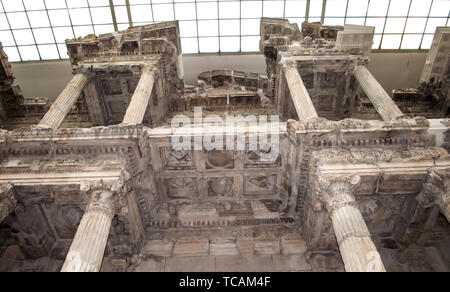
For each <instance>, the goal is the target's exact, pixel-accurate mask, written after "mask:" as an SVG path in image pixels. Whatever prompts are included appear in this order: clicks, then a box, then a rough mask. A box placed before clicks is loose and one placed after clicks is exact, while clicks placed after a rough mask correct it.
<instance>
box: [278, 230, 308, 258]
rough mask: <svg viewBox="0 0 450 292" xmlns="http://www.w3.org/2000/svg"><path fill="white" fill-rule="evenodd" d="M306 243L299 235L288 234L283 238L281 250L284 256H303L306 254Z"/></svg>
mask: <svg viewBox="0 0 450 292" xmlns="http://www.w3.org/2000/svg"><path fill="white" fill-rule="evenodd" d="M306 249H307V247H306V242H305V241H304V240H303V238H301V237H300V235H298V234H297V233H293V234H288V235H285V236H283V237H282V238H281V250H282V253H283V254H284V255H289V254H302V253H305V252H306Z"/></svg>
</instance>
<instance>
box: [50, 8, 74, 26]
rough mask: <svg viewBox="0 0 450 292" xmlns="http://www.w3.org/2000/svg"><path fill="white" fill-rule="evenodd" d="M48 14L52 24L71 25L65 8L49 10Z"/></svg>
mask: <svg viewBox="0 0 450 292" xmlns="http://www.w3.org/2000/svg"><path fill="white" fill-rule="evenodd" d="M48 15H49V17H50V22H51V24H52V26H66V25H71V23H70V18H69V13H68V12H67V10H49V11H48Z"/></svg>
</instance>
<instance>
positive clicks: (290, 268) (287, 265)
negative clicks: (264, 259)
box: [272, 254, 312, 272]
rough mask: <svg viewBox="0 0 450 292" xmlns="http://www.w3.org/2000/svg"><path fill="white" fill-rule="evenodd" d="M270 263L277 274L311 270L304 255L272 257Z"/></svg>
mask: <svg viewBox="0 0 450 292" xmlns="http://www.w3.org/2000/svg"><path fill="white" fill-rule="evenodd" d="M272 261H273V267H274V269H275V271H277V272H306V271H311V269H312V267H311V265H310V264H308V263H307V262H306V257H305V254H292V255H278V254H277V255H272Z"/></svg>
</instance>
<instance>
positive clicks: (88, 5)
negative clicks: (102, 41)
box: [0, 0, 450, 62]
mask: <svg viewBox="0 0 450 292" xmlns="http://www.w3.org/2000/svg"><path fill="white" fill-rule="evenodd" d="M21 1H22V5H23V7H24V11H8V12H6V10H5V7H4V4H3V0H0V4H1V6H0V9H1V10H2V11H0V14H4V16H5V18H6V23H7V25H8V28H7V29H4V30H2V31H9V32H10V33H11V35H12V38H13V41H14V45H13V44H11V45H8V46H5V47H15V48H16V50H17V52H18V54H19V57H20V61H22V62H23V60H24V58H23V56H22V55H21V53H20V50H19V46H18V45H17V41H16V38H15V36H14V31H18V30H28V29H30V30H31V33H32V37H33V41H34V44H30V45H20V47H25V46H35V47H36V49H37V51H38V54H39V59H40V60H42V56H41V53H40V51H39V46H40V45H54V46H56V47H57V52H58V56H59V59H63V58H62V55H63V54H62V51H61V50H60V47H59V46H60V45H63V44H62V43H58V41H57V39H56V36H55V32H54V29H55V28H59V27H69V26H68V25H64V26H57V25H53V24H52V23H51V18H50V14H49V11H52V10H66V11H67V13H68V16H69V23H70V28H71V29H72V33H73V35H74V37H76V36H77V35H76V34H75V28H76V27H82V26H86V27H87V26H91V27H92V30H93V32H94V33H96V28H95V26H96V25H112V26H113V27H114V31H118V30H119V25H121V24H122V23H118V21H117V14H116V10H115V9H116V7H125V8H126V11H127V16H128V25H129V26H130V27H132V26H134V25H140V24H141V23H139V22H134V21H133V14H132V10H131V9H132V7H134V6H141V5H146V6H148V5H149V6H150V9H151V12H152V18H151V23H155V15H154V13H153V8H154V6H155V5H172V9H173V17H174V19H177V15H176V9H175V8H176V5H177V4H189V3H190V4H193V5H194V7H195V18H192V19H183V21H195V24H196V35H195V36H183V37H181V38H182V39H193V38H195V39H196V40H197V52H196V53H197V54H211V53H210V52H202V50H201V47H200V38H205V37H206V36H205V37H203V36H200V35H199V18H198V5H199V4H200V3H216V5H217V18H211V19H201V20H210V21H217V26H218V33H217V35H213V36H208V37H216V38H217V40H218V50H217V52H216V53H218V54H228V53H248V52H247V51H245V52H244V51H242V45H243V43H242V41H243V38H244V37H255V36H257V35H245V36H244V35H243V34H242V31H243V30H242V21H243V20H252V19H260V17H243V16H242V15H243V13H242V12H243V11H242V9H243V6H242V3H243V2H258V3H261V17H264V7H265V2H266V1H277V2H280V3H282V6H283V7H282V8H283V9H282V17H283V18H285V19H286V18H303V15H301V13H299V15H298V17H296V16H292V17H286V5H287V1H293V2H294V1H304V2H305V4H306V7H305V13H304V19H305V21H309V20H310V10H311V1H312V0H206V1H201V2H199V1H197V0H189V1H187V2H178V1H177V0H171V1H170V0H169V1H167V2H164V3H154V1H153V0H149V1H148V4H147V3H141V4H133V5H131V4H130V1H129V0H125V3H124V4H121V5H115V4H114V1H113V0H109V4H108V5H107V6H106V4H105V5H100V6H91V3H90V1H89V0H87V1H86V6H82V7H70V8H69V5H68V0H65V1H64V3H65V7H62V8H51V9H49V8H48V7H47V3H46V2H45V0H44V1H43V3H44V8H43V9H31V10H28V9H27V8H26V6H25V3H24V1H23V0H21ZM314 1H322V12H321V17H320V19H321V21H322V23H324V22H325V23H326V21H327V19H343V21H344V24H345V23H348V21H349V20H351V19H352V18H358V19H359V18H361V19H364V25H366V24H367V20H368V19H376V18H380V19H384V25H383V31H382V32H381V33H377V34H376V35H381V40H380V44H379V46H378V49H381V48H382V46H383V41H384V37H385V36H388V35H401V39H400V43H399V47H398V49H399V50H402V45H403V39H404V37H405V36H406V35H422V38H421V41H420V45H419V48H418V50H421V49H422V46H423V41H424V37H425V36H426V35H430V34H429V33H427V26H428V23H429V20H430V19H433V18H439V19H444V18H446V24H445V25H446V26H448V25H449V19H450V11H449V14H448V15H447V17H444V16H442V17H436V16H431V11H432V8H433V5H434V3H435V1H436V0H431V2H430V7H429V11H428V14H427V16H420V17H419V16H410V12H411V6H412V3H413V2H412V1H417V0H409V7H408V13H407V15H406V16H389V11H390V8H391V3H392V1H396V0H388V1H389V2H388V7H387V11H386V15H383V16H370V17H369V16H368V15H369V10H370V8H371V6H370V5H371V2H372V1H374V0H366V1H367V9H366V12H365V15H361V16H348V12H349V3H350V0H344V1H343V5H345V14H344V15H342V16H327V15H326V14H327V2H328V0H314ZM330 1H332V0H330ZM221 2H234V3H239V16H238V17H236V18H221V17H220V5H221V4H220V3H221ZM80 8H84V9H88V12H89V19H90V23H89V24H86V25H75V26H74V24H73V21H72V18H71V15H70V11H71V10H72V9H80ZM93 8H109V10H110V12H111V19H112V23H101V24H94V16H93V13H92V10H91V9H93ZM31 11H45V13H46V15H47V18H48V21H49V25H50V26H49V27H47V26H43V27H32V26H31V22H30V19H29V17H28V13H29V12H31ZM13 13H25V15H26V17H27V21H28V25H29V28H21V29H13V28H12V26H11V23H10V20H9V16H11V15H12V14H13ZM390 18H405V24H404V27H403V30H402V33H386V26H387V21H388V19H390ZM414 18H421V19H423V18H426V23H425V28H424V31H422V32H417V33H406V25H407V24H408V21H409V20H411V19H414ZM221 20H238V21H239V35H226V36H225V35H222V33H221V28H220V21H221ZM149 23H150V22H149ZM37 28H50V29H51V32H52V35H53V39H54V42H52V43H49V44H39V45H38V44H37V41H36V37H35V35H34V31H33V30H34V29H37ZM225 37H239V51H237V52H225V51H222V46H221V45H222V41H224V39H223V38H225ZM194 54H195V53H194Z"/></svg>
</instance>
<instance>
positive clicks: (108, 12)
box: [0, 0, 450, 62]
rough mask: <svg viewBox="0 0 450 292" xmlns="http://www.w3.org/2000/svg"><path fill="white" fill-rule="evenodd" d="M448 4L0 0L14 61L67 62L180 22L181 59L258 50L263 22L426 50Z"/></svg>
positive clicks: (1, 36) (415, 0)
mask: <svg viewBox="0 0 450 292" xmlns="http://www.w3.org/2000/svg"><path fill="white" fill-rule="evenodd" d="M449 12H450V0H215V1H213V0H0V41H1V42H2V44H3V47H4V50H5V52H6V53H7V54H8V56H9V59H10V61H12V62H14V61H39V60H56V59H67V58H68V56H67V50H66V47H65V44H64V41H65V39H72V38H74V37H84V36H86V35H88V34H97V35H99V34H103V33H109V32H113V31H116V30H123V29H126V28H128V27H129V26H133V25H134V26H137V25H144V24H152V23H155V22H161V21H170V20H179V21H180V36H181V45H182V49H183V53H185V54H189V53H195V54H196V53H221V52H223V53H226V52H256V51H258V50H259V30H260V24H259V22H260V19H261V17H283V18H286V19H289V20H290V21H291V22H296V23H298V24H299V26H301V23H302V22H303V21H305V20H308V21H310V22H314V21H322V22H323V23H324V24H326V25H344V24H359V25H371V26H375V28H376V29H375V33H376V35H375V38H374V46H373V48H374V49H428V48H429V47H430V46H431V42H432V40H433V35H434V32H435V30H436V27H437V26H448V25H449Z"/></svg>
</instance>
